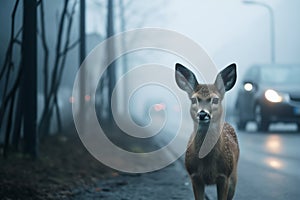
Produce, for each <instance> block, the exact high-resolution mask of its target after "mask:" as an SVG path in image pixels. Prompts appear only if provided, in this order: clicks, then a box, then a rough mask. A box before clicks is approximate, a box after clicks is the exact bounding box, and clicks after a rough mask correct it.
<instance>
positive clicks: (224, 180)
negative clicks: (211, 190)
mask: <svg viewBox="0 0 300 200" xmlns="http://www.w3.org/2000/svg"><path fill="white" fill-rule="evenodd" d="M228 188H229V179H228V177H226V176H219V177H218V178H217V192H218V200H226V199H227V195H228Z"/></svg>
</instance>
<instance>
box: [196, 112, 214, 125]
mask: <svg viewBox="0 0 300 200" xmlns="http://www.w3.org/2000/svg"><path fill="white" fill-rule="evenodd" d="M197 118H198V120H199V122H202V123H209V122H210V119H211V116H210V114H209V113H208V112H207V111H205V110H201V111H200V112H198V113H197Z"/></svg>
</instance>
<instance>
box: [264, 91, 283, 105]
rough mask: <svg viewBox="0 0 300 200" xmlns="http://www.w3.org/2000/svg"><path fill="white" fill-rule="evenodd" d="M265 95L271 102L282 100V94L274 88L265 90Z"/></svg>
mask: <svg viewBox="0 0 300 200" xmlns="http://www.w3.org/2000/svg"><path fill="white" fill-rule="evenodd" d="M265 97H266V99H267V100H268V101H270V102H272V103H278V102H281V101H282V96H280V95H279V94H278V93H277V92H276V91H275V90H267V91H265Z"/></svg>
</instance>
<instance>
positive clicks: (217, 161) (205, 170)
mask: <svg viewBox="0 0 300 200" xmlns="http://www.w3.org/2000/svg"><path fill="white" fill-rule="evenodd" d="M175 79H176V83H177V85H178V87H179V88H180V89H182V90H184V91H185V92H187V94H188V96H189V99H190V101H191V106H190V115H191V117H192V120H193V124H194V129H193V133H192V135H191V136H190V139H189V142H188V146H187V150H186V153H185V167H186V170H187V172H188V174H189V177H190V179H191V182H192V186H193V192H194V197H195V200H201V199H204V198H205V186H206V185H216V187H217V195H218V200H224V199H228V200H229V199H232V198H233V196H234V193H235V187H236V183H237V164H238V159H239V144H238V140H237V135H236V133H235V130H234V128H233V127H232V126H231V125H230V124H228V123H226V122H224V120H222V117H223V115H224V111H223V106H222V100H223V99H224V95H225V93H226V92H227V91H229V90H231V89H232V88H233V86H234V85H235V83H236V79H237V75H236V64H235V63H233V64H231V65H229V66H227V67H226V68H225V69H223V70H222V71H221V72H219V73H218V74H217V76H216V79H215V82H214V83H213V84H199V83H198V82H197V79H196V76H195V74H194V73H193V72H192V71H190V70H189V69H188V68H186V67H184V66H183V65H181V64H180V63H177V64H176V65H175ZM208 134H218V138H217V139H216V142H215V144H214V146H213V147H212V149H211V150H210V151H209V152H208V153H207V154H206V155H202V154H201V153H199V152H200V150H201V146H202V145H203V144H204V141H205V137H206V136H207V135H208ZM205 142H211V141H209V139H208V141H205Z"/></svg>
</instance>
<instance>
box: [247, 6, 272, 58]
mask: <svg viewBox="0 0 300 200" xmlns="http://www.w3.org/2000/svg"><path fill="white" fill-rule="evenodd" d="M243 3H245V4H253V5H259V6H262V7H264V8H267V10H268V11H269V14H270V44H271V45H270V46H271V63H272V64H274V63H275V24H274V12H273V9H272V7H271V6H269V5H268V4H265V3H262V2H258V1H251V0H244V1H243Z"/></svg>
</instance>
